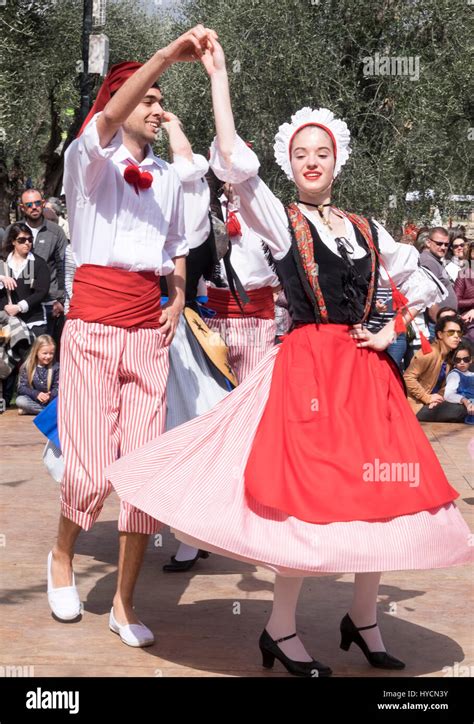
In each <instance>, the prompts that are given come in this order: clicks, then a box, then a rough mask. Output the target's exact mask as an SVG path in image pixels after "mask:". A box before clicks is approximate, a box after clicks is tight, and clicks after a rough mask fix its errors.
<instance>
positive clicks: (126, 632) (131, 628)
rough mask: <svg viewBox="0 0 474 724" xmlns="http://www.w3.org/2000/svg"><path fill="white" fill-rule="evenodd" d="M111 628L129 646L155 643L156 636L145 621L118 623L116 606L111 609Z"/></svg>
mask: <svg viewBox="0 0 474 724" xmlns="http://www.w3.org/2000/svg"><path fill="white" fill-rule="evenodd" d="M109 628H110V630H111V631H113V632H114V633H116V634H118V635H119V636H120V638H121V639H122V641H123V643H124V644H127V646H136V647H139V646H151V645H152V644H154V643H155V637H154V636H153V633H152V632H151V631H150V629H149V628H148V627H147V626H145V624H144V623H142V622H141V621H140V623H127V624H125V625H123V626H122V625H121V624H119V623H117V621H116V620H115V616H114V607H113V606H112V608H111V609H110V616H109Z"/></svg>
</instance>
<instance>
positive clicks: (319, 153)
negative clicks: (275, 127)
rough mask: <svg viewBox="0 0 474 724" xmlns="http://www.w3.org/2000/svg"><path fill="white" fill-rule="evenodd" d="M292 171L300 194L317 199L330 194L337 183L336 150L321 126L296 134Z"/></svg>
mask: <svg viewBox="0 0 474 724" xmlns="http://www.w3.org/2000/svg"><path fill="white" fill-rule="evenodd" d="M290 157H291V168H292V171H293V176H294V179H295V183H296V185H297V187H298V189H299V191H300V192H303V193H305V194H310V195H316V194H318V195H319V194H321V193H324V192H325V191H329V190H330V188H331V185H332V182H333V179H334V165H335V162H336V160H335V157H334V149H333V144H332V140H331V137H330V136H329V134H328V133H326V131H324V130H323V129H322V128H318V127H317V126H307V127H306V128H303V129H301V131H298V133H296V134H295V136H294V138H293V142H292V144H291V148H290Z"/></svg>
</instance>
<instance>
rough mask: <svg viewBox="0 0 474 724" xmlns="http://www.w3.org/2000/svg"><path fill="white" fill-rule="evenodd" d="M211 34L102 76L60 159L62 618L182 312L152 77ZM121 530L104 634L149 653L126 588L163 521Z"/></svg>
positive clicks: (148, 417)
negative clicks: (82, 539)
mask: <svg viewBox="0 0 474 724" xmlns="http://www.w3.org/2000/svg"><path fill="white" fill-rule="evenodd" d="M215 37H217V36H216V34H215V33H214V31H211V30H208V29H206V28H204V27H203V26H202V25H198V26H196V27H195V28H193V29H192V30H190V31H188V32H187V33H184V34H183V35H181V36H180V37H179V38H178V39H177V40H175V41H173V42H172V43H171V44H170V45H168V46H167V47H165V48H162V49H160V50H158V51H157V52H156V53H155V54H154V55H153V56H152V58H151V59H150V60H149V61H148V62H147V63H145V65H143V66H140V64H138V63H121V64H120V65H119V66H115V67H114V68H112V69H111V71H110V73H109V74H108V76H107V78H106V80H105V82H104V84H103V86H102V88H101V90H100V91H99V94H98V98H97V101H96V104H95V107H94V108H93V109H92V114H91V115H92V118H91V119H90V120H89V119H87V123H86V124H85V126H83V129H82V131H83V132H82V135H81V136H80V138H78V139H76V141H75V142H74V143H73V144H71V146H70V148H69V149H68V151H67V154H66V163H65V176H64V187H65V190H66V197H67V202H68V208H69V213H70V222H71V242H72V248H73V251H74V255H75V258H76V261H77V264H78V269H77V272H76V276H75V280H74V291H73V299H72V303H71V308H70V312H69V315H68V322H67V323H66V327H65V330H64V337H63V356H62V366H61V381H60V398H59V435H60V440H61V447H62V450H63V454H64V461H65V474H64V479H63V482H62V487H61V516H60V521H59V530H58V538H57V542H56V544H55V546H54V548H53V550H52V551H51V553H50V554H49V557H48V600H49V604H50V606H51V608H52V610H53V613H54V614H55V616H56V617H57V618H59V619H60V620H72V619H74V618H76V617H77V616H78V615H79V614H80V612H81V604H80V600H79V595H78V592H77V589H76V587H75V584H74V575H73V572H72V559H73V556H74V544H75V541H76V538H77V536H78V534H79V532H80V530H81V529H84V530H89V529H90V528H91V527H92V525H93V524H94V522H95V521H96V519H97V517H98V516H99V514H100V511H101V509H102V506H103V503H104V500H105V498H106V497H107V495H108V494H109V493H110V485H109V484H108V483H107V481H106V480H105V477H104V475H103V470H104V468H105V467H106V465H108V464H110V463H111V462H112V461H114V460H116V459H117V458H118V457H120V456H121V455H124V454H126V453H127V452H129V451H131V450H133V449H135V448H137V447H139V446H140V445H143V444H144V443H146V442H147V441H148V440H149V439H152V438H153V437H154V436H156V435H157V434H160V433H161V432H162V431H163V429H164V416H165V406H166V405H165V388H166V379H167V375H168V346H169V344H170V342H171V340H172V338H173V334H174V332H175V329H176V326H177V324H178V320H179V315H180V313H181V311H182V308H183V305H184V285H185V258H184V257H185V255H186V254H187V252H188V246H187V243H186V240H185V233H184V219H183V206H182V190H181V186H180V183H179V179H178V177H177V175H176V173H175V172H174V170H173V169H172V168H171V167H170V166H169V165H168V164H167V163H165V162H164V161H162V160H161V159H159V158H157V157H156V156H154V155H153V152H152V149H151V146H150V144H152V143H153V142H154V141H155V139H156V134H157V131H158V129H159V128H160V124H161V121H162V118H163V113H164V111H163V108H162V105H161V103H162V94H161V91H160V89H159V87H157V85H156V81H157V79H158V78H159V76H160V75H161V74H162V73H163V72H164V71H165V70H166V69H167V68H168V67H169V66H170V65H171V64H172V63H174V62H178V61H192V60H197V59H198V58H200V57H201V56H202V54H203V51H204V49H206V48H208V47H209V46H210V45H211V44H212V39H213V38H215ZM99 111H102V112H101V113H98V112H99ZM159 274H162V275H167V276H168V288H169V297H170V299H169V302H168V304H167V305H166V306H165V307H164V308H163V309H161V306H160V291H159V277H158V275H159ZM118 527H119V538H120V551H119V564H118V582H117V590H116V593H115V596H114V599H113V606H112V609H111V612H110V619H109V626H110V628H111V630H112V631H114V632H115V633H118V634H119V635H120V637H121V639H122V641H123V642H124V643H126V644H128V645H131V646H146V645H150V644H152V643H153V640H154V638H153V634H152V632H151V631H150V630H149V629H148V628H147V627H146V626H145V625H144V624H142V623H141V622H140V621H139V619H138V618H137V616H136V614H135V612H134V609H133V591H134V587H135V583H136V580H137V577H138V573H139V570H140V566H141V563H142V559H143V555H144V552H145V548H146V545H147V540H148V535H149V534H150V533H153V532H155V531H156V530H157V528H158V527H159V524H158V523H157V522H156V521H154V520H153V519H151V518H150V517H149V516H147V515H145V514H143V513H142V512H141V511H139V510H137V509H135V508H133V507H132V506H130V505H127V504H126V505H122V506H121V511H120V517H119V523H118Z"/></svg>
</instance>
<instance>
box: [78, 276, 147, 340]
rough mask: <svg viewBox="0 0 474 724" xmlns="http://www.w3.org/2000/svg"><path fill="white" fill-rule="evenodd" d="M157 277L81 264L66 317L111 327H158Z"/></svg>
mask: <svg viewBox="0 0 474 724" xmlns="http://www.w3.org/2000/svg"><path fill="white" fill-rule="evenodd" d="M160 298H161V293H160V277H159V276H157V275H156V274H155V273H154V272H150V271H147V272H128V271H124V270H123V269H117V268H115V267H109V266H98V265H96V264H83V265H82V266H80V267H79V268H78V269H77V270H76V273H75V275H74V283H73V294H72V299H71V306H70V308H69V312H68V315H67V318H68V319H82V321H83V322H99V323H100V324H107V325H110V326H111V327H123V328H125V329H128V328H130V327H142V328H147V327H148V328H149V327H152V328H154V327H160V326H161V325H160V322H159V319H160V316H161V305H160Z"/></svg>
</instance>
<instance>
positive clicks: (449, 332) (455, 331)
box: [444, 329, 462, 337]
mask: <svg viewBox="0 0 474 724" xmlns="http://www.w3.org/2000/svg"><path fill="white" fill-rule="evenodd" d="M444 334H447V335H448V337H454V335H455V334H456V335H457V336H458V337H462V332H461V330H460V329H447V330H445V332H444Z"/></svg>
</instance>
